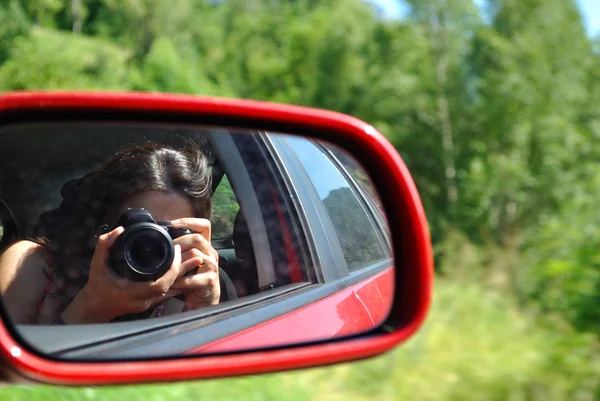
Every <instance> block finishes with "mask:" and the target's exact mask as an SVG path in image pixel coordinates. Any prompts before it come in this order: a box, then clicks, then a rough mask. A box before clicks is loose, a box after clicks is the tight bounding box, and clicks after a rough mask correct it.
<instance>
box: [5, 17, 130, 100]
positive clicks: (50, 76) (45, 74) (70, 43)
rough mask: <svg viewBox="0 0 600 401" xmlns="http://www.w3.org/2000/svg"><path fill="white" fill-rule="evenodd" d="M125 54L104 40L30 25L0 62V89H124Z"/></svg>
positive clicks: (125, 77) (126, 54)
mask: <svg viewBox="0 0 600 401" xmlns="http://www.w3.org/2000/svg"><path fill="white" fill-rule="evenodd" d="M128 57H129V55H128V52H127V51H125V50H123V49H120V48H118V47H115V46H113V45H112V44H111V43H108V42H104V41H101V40H97V39H90V38H84V37H78V36H73V35H71V34H68V33H61V32H56V31H51V30H47V29H44V28H34V29H32V31H31V33H30V35H29V36H28V37H21V38H18V39H17V40H15V42H14V44H13V49H12V51H11V57H10V59H9V60H8V61H6V62H5V63H4V64H2V65H1V66H0V90H22V89H29V90H31V89H127V88H128V87H129V83H128V67H127V60H128Z"/></svg>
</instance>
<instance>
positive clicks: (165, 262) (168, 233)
mask: <svg viewBox="0 0 600 401" xmlns="http://www.w3.org/2000/svg"><path fill="white" fill-rule="evenodd" d="M119 226H122V227H123V228H124V229H125V230H124V231H123V232H122V233H121V235H119V237H118V238H117V239H116V241H115V243H114V244H113V246H112V248H111V249H110V256H109V265H110V267H111V268H112V269H113V270H114V271H115V273H117V274H118V275H119V276H121V277H124V278H126V279H129V280H132V281H154V280H157V279H158V278H160V277H162V275H164V274H165V273H166V272H167V270H169V267H171V264H172V263H173V259H174V257H175V248H174V246H173V240H174V239H176V238H179V237H181V236H182V235H187V234H192V231H190V230H189V229H187V228H175V227H173V226H172V225H171V223H169V222H163V221H159V222H155V221H154V219H153V218H152V215H151V214H150V213H149V212H148V211H147V210H145V209H132V208H129V209H127V210H126V211H125V212H123V214H122V215H121V216H120V217H119V220H118V221H117V223H116V225H115V226H114V227H113V228H112V229H111V231H112V230H114V229H115V228H116V227H119Z"/></svg>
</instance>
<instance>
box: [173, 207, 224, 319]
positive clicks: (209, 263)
mask: <svg viewBox="0 0 600 401" xmlns="http://www.w3.org/2000/svg"><path fill="white" fill-rule="evenodd" d="M171 224H172V225H173V226H174V227H176V228H184V227H185V228H188V229H190V230H191V231H193V232H194V234H188V235H183V236H181V237H179V238H177V239H175V241H173V243H174V244H176V245H178V246H181V260H182V262H181V267H180V269H179V277H178V279H177V280H176V281H175V283H174V284H173V285H172V286H171V290H182V291H183V294H184V296H185V304H186V307H187V308H188V309H198V308H201V307H204V306H210V305H217V304H218V303H219V298H220V296H221V285H220V283H219V254H218V253H217V251H216V250H215V249H214V248H213V247H212V245H211V244H210V237H211V225H210V221H209V220H207V219H199V218H185V219H179V220H174V221H172V222H171ZM198 259H200V260H201V262H200V263H198ZM195 268H197V270H196V272H195V273H194V274H192V275H185V274H186V273H187V272H188V271H190V270H193V269H195Z"/></svg>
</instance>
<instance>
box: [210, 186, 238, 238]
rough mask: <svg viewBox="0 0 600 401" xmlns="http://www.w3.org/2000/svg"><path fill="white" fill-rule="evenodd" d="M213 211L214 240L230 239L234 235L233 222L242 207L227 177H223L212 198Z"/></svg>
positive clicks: (211, 216) (211, 215)
mask: <svg viewBox="0 0 600 401" xmlns="http://www.w3.org/2000/svg"><path fill="white" fill-rule="evenodd" d="M211 209H212V210H211V213H210V221H211V223H212V236H213V238H225V237H229V236H230V235H231V234H232V233H233V222H234V220H235V216H236V215H237V213H238V211H239V210H240V206H239V204H238V201H237V199H236V197H235V195H234V193H233V189H232V188H231V184H230V183H229V179H228V178H227V176H226V175H224V176H223V178H222V179H221V182H220V183H219V186H218V187H217V189H216V190H215V193H214V194H213V196H212V204H211Z"/></svg>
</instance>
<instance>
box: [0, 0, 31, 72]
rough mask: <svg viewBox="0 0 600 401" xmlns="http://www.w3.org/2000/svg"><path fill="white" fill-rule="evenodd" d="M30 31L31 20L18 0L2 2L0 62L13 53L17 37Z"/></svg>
mask: <svg viewBox="0 0 600 401" xmlns="http://www.w3.org/2000/svg"><path fill="white" fill-rule="evenodd" d="M28 32H29V21H28V20H27V16H26V14H25V12H24V11H23V9H22V8H21V5H20V3H19V2H18V1H17V0H9V1H3V2H0V64H2V63H3V62H5V61H6V60H7V59H8V58H9V57H10V54H11V49H12V46H13V45H14V41H15V39H16V38H18V37H20V36H25V35H27V33H28Z"/></svg>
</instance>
